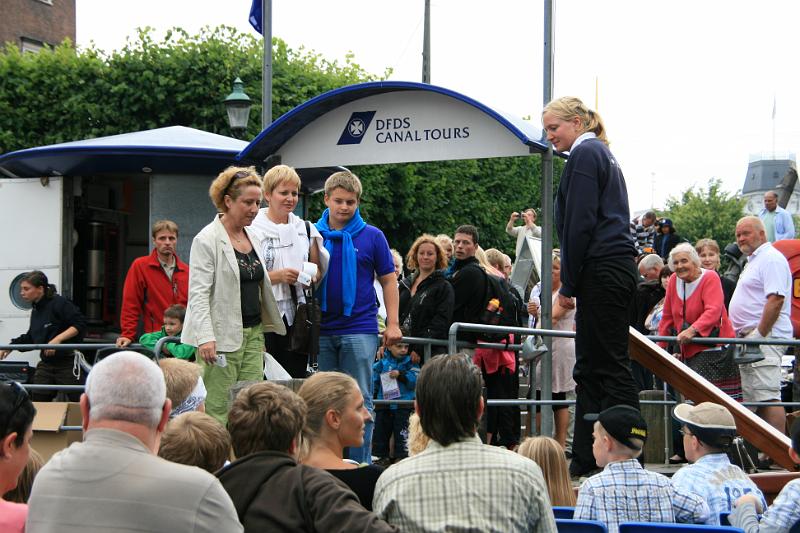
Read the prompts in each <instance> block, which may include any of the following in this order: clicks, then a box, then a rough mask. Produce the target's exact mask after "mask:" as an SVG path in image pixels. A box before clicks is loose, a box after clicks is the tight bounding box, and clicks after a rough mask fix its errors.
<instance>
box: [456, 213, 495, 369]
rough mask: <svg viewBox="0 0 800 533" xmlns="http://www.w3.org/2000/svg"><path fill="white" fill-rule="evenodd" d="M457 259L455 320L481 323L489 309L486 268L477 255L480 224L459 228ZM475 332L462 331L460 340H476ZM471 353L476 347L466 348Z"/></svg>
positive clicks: (457, 231)
mask: <svg viewBox="0 0 800 533" xmlns="http://www.w3.org/2000/svg"><path fill="white" fill-rule="evenodd" d="M453 245H454V246H455V249H456V252H455V257H456V260H455V262H454V263H453V273H452V275H451V277H450V283H451V284H452V285H453V297H454V303H453V322H472V323H480V322H481V315H482V313H483V311H484V309H486V300H485V298H484V297H485V295H486V283H487V280H486V272H485V271H484V270H483V267H481V265H480V263H479V262H478V259H477V258H476V257H475V251H476V250H477V249H478V228H476V227H475V226H471V225H469V224H465V225H463V226H459V227H458V228H457V229H456V233H455V238H454V239H453ZM477 338H478V337H477V334H475V333H460V334H459V335H458V339H459V340H463V341H468V342H475V341H476V340H477ZM463 351H464V352H466V353H469V354H470V355H472V354H473V352H474V350H472V349H464V350H463Z"/></svg>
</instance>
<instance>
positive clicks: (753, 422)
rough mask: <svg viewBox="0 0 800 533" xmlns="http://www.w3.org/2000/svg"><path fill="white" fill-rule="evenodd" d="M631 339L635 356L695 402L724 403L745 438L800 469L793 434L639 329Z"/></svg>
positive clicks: (780, 461)
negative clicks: (794, 458) (772, 423)
mask: <svg viewBox="0 0 800 533" xmlns="http://www.w3.org/2000/svg"><path fill="white" fill-rule="evenodd" d="M628 339H629V340H628V343H629V348H630V354H631V358H632V359H634V360H636V361H638V362H639V363H640V364H641V365H643V366H644V367H645V368H648V369H649V370H650V371H652V372H653V373H654V374H655V375H656V376H658V377H659V378H661V379H663V380H664V381H666V382H667V383H669V384H670V385H672V386H673V387H674V388H675V389H676V390H677V391H678V392H680V393H681V394H683V395H684V396H685V397H686V398H689V399H690V400H692V401H693V402H695V403H700V402H714V403H718V404H720V405H722V406H724V407H725V408H726V409H727V410H728V411H729V412H730V413H731V414H732V415H733V418H734V419H735V420H736V429H737V430H738V432H739V434H740V435H741V436H742V437H744V438H745V439H747V440H748V441H750V442H751V443H753V445H755V446H756V447H757V448H758V449H759V450H761V451H762V452H764V453H766V454H767V455H769V456H770V458H772V460H773V461H775V463H777V464H779V465H781V466H782V467H783V468H785V469H787V470H789V471H794V470H797V465H796V464H794V462H793V461H792V459H791V458H790V457H789V446H791V441H790V440H789V437H787V436H786V435H784V434H783V433H781V432H780V431H778V430H776V429H775V428H774V427H772V426H770V425H769V424H767V423H766V422H765V421H764V420H762V419H761V418H759V417H758V416H756V414H755V413H753V412H752V411H750V410H749V409H747V408H746V407H744V406H743V405H741V404H740V403H739V402H737V401H735V400H734V399H732V398H731V397H730V396H728V395H727V394H725V393H723V392H722V391H720V390H719V389H718V388H717V387H715V386H714V385H712V384H711V383H710V382H709V381H708V380H706V379H705V378H703V377H702V376H700V375H699V374H697V373H696V372H694V371H693V370H691V369H690V368H689V367H687V366H686V365H684V364H683V363H681V362H680V361H678V360H677V359H676V358H675V357H673V356H671V355H670V354H669V353H667V351H666V350H663V349H661V348H660V347H659V346H658V345H657V344H655V343H654V342H652V341H651V340H650V339H648V338H646V337H645V336H644V335H642V334H641V333H639V332H638V331H636V330H635V329H633V328H630V329H629V335H628Z"/></svg>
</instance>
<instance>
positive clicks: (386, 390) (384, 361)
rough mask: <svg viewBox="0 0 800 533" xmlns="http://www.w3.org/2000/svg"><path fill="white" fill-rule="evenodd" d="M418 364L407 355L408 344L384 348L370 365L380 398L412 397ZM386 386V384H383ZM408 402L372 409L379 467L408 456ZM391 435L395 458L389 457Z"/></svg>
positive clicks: (375, 451) (375, 448)
mask: <svg viewBox="0 0 800 533" xmlns="http://www.w3.org/2000/svg"><path fill="white" fill-rule="evenodd" d="M419 372H420V368H419V365H418V364H416V363H414V362H413V361H412V360H411V356H410V355H408V344H405V343H402V342H401V343H397V344H395V345H392V346H389V347H388V348H386V349H385V350H384V351H383V357H382V358H381V359H379V360H378V361H375V364H374V365H372V375H373V376H374V377H373V380H374V381H373V387H374V388H375V392H376V395H377V398H378V399H379V400H384V399H385V400H413V399H414V397H415V389H416V388H417V376H419ZM384 385H385V386H384ZM413 410H414V407H413V406H411V405H397V404H392V405H382V406H378V408H377V409H375V447H374V448H373V451H374V453H375V455H377V456H378V457H380V459H381V461H380V462H381V463H383V464H382V466H389V464H391V463H392V462H394V461H396V460H400V459H403V458H405V457H408V449H407V446H406V441H407V440H408V439H407V437H408V418H409V417H410V416H411V412H412V411H413ZM392 434H394V457H393V458H390V457H389V438H390V437H391V436H392Z"/></svg>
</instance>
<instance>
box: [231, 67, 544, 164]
mask: <svg viewBox="0 0 800 533" xmlns="http://www.w3.org/2000/svg"><path fill="white" fill-rule="evenodd" d="M546 149H547V148H546V145H545V144H544V143H542V131H541V129H540V128H538V127H536V126H535V125H533V124H531V123H530V122H526V121H523V120H521V119H519V118H515V117H513V116H510V115H507V114H504V113H501V112H499V111H497V110H495V109H492V108H490V107H488V106H486V105H484V104H482V103H480V102H477V101H475V100H473V99H471V98H468V97H466V96H464V95H461V94H459V93H456V92H453V91H450V90H448V89H444V88H441V87H436V86H433V85H427V84H422V83H411V82H373V83H364V84H359V85H352V86H348V87H344V88H341V89H337V90H334V91H330V92H328V93H325V94H323V95H320V96H319V97H317V98H314V99H312V100H309V101H308V102H306V103H305V104H302V105H300V106H298V107H296V108H295V109H293V110H292V111H290V112H288V113H286V114H285V115H283V116H282V117H280V118H279V119H278V120H276V121H275V122H274V123H273V124H272V125H271V126H270V127H268V128H267V129H265V130H264V131H263V132H261V134H260V135H259V136H258V137H256V139H255V140H254V141H253V142H252V143H250V145H249V146H248V147H247V148H245V150H243V151H242V153H241V154H239V159H240V160H243V161H248V162H256V163H261V162H264V161H266V160H268V159H269V158H270V157H274V156H278V157H279V158H280V162H282V163H284V164H287V165H291V166H294V167H303V168H308V167H324V166H331V165H366V164H381V163H407V162H414V161H440V160H454V159H478V158H485V157H504V156H522V155H530V154H531V153H537V152H542V151H544V150H546Z"/></svg>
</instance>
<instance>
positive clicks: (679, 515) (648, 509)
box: [575, 405, 714, 533]
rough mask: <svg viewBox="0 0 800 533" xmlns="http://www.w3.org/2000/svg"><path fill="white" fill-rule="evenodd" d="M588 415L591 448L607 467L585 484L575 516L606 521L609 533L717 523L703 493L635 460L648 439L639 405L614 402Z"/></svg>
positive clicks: (581, 489) (579, 495) (581, 490)
mask: <svg viewBox="0 0 800 533" xmlns="http://www.w3.org/2000/svg"><path fill="white" fill-rule="evenodd" d="M584 419H585V420H587V421H590V422H592V421H593V422H594V431H593V432H592V436H593V437H594V444H593V446H592V452H593V454H594V459H595V461H596V462H597V464H598V465H599V466H601V467H603V471H602V472H600V473H599V474H597V475H595V476H592V477H590V478H589V479H587V480H586V481H585V482H584V483H583V485H582V486H581V488H580V491H579V492H578V501H577V503H576V505H575V518H576V519H580V520H600V521H601V522H605V524H606V526H607V527H608V531H609V533H617V531H619V524H620V523H621V522H688V523H696V524H709V523H713V521H714V518H713V517H712V516H711V511H710V510H709V508H708V505H706V503H705V502H704V501H703V500H702V499H701V498H700V497H699V496H697V495H695V494H692V493H690V492H687V491H685V490H683V489H679V488H674V487H673V486H672V484H671V483H670V482H669V479H668V478H667V477H666V476H662V475H661V474H657V473H655V472H648V471H647V470H645V469H644V468H642V465H640V464H639V461H637V460H636V458H637V457H639V455H640V454H641V453H642V447H643V446H644V442H645V441H646V440H647V423H646V422H645V421H644V419H643V418H642V414H641V413H640V412H639V410H638V409H636V408H634V407H631V406H628V405H615V406H614V407H609V408H608V409H606V410H605V411H602V412H601V413H599V414H588V415H585V416H584Z"/></svg>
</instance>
